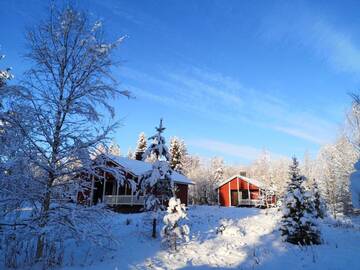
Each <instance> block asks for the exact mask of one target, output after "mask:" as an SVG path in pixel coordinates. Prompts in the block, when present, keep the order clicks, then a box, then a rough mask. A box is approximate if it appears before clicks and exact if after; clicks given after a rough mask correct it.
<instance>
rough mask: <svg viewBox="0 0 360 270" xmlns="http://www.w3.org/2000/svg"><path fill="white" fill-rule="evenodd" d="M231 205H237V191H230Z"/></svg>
mask: <svg viewBox="0 0 360 270" xmlns="http://www.w3.org/2000/svg"><path fill="white" fill-rule="evenodd" d="M231 205H232V206H238V205H239V197H238V191H237V190H232V191H231Z"/></svg>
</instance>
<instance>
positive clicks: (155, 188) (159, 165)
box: [139, 119, 174, 238]
mask: <svg viewBox="0 0 360 270" xmlns="http://www.w3.org/2000/svg"><path fill="white" fill-rule="evenodd" d="M155 129H156V131H157V133H156V134H155V135H154V136H151V137H150V138H149V140H152V142H151V144H150V145H149V147H148V148H147V149H146V151H145V153H144V155H143V160H145V159H146V158H148V157H150V156H155V157H156V161H155V162H154V163H153V164H152V170H150V171H148V172H146V173H145V174H144V175H142V176H141V177H140V181H139V185H140V190H141V192H142V193H143V195H144V196H145V202H144V208H145V210H146V211H152V213H153V217H152V224H153V229H152V237H153V238H156V224H157V217H158V212H159V211H160V210H162V209H164V205H163V202H164V201H169V199H170V198H171V197H172V196H173V195H174V184H173V181H172V178H171V174H172V170H171V168H170V165H169V160H170V154H169V152H168V148H167V147H166V145H165V138H164V137H163V136H162V133H163V132H164V130H165V127H163V125H162V119H160V125H159V127H156V128H155ZM159 194H161V199H160V198H159Z"/></svg>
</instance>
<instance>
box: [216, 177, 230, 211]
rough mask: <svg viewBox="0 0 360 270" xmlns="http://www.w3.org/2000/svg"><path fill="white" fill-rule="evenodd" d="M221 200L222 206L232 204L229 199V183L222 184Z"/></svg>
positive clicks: (220, 189)
mask: <svg viewBox="0 0 360 270" xmlns="http://www.w3.org/2000/svg"><path fill="white" fill-rule="evenodd" d="M218 192H219V202H220V205H222V206H230V200H229V183H226V184H225V185H222V186H221V187H220V188H219V190H218Z"/></svg>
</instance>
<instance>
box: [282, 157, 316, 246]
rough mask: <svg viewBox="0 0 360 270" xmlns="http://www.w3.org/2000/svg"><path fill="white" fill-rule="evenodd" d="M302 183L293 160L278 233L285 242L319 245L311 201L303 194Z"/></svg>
mask: <svg viewBox="0 0 360 270" xmlns="http://www.w3.org/2000/svg"><path fill="white" fill-rule="evenodd" d="M303 181H304V176H302V175H300V171H299V163H298V161H297V159H296V158H293V163H292V165H291V166H290V183H289V186H288V189H287V193H286V195H285V198H284V208H283V217H282V220H281V227H280V231H281V234H282V236H283V237H284V238H285V241H287V242H289V243H292V244H296V245H312V244H320V232H319V231H318V229H317V227H316V224H315V221H314V216H315V215H314V206H313V201H312V198H311V197H310V195H309V194H308V193H306V192H305V189H304V187H303Z"/></svg>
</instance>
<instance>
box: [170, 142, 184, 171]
mask: <svg viewBox="0 0 360 270" xmlns="http://www.w3.org/2000/svg"><path fill="white" fill-rule="evenodd" d="M169 152H170V167H171V169H173V170H174V171H177V172H179V173H182V174H183V173H184V159H185V156H186V154H187V150H186V146H185V143H184V142H183V141H182V140H180V139H179V138H177V137H173V138H172V139H171V141H170V149H169Z"/></svg>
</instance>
